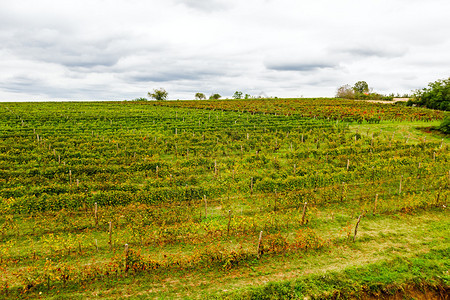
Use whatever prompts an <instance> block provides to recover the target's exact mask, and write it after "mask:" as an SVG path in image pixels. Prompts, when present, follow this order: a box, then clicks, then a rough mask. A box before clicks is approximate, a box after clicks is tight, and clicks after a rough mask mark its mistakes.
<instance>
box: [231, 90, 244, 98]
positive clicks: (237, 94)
mask: <svg viewBox="0 0 450 300" xmlns="http://www.w3.org/2000/svg"><path fill="white" fill-rule="evenodd" d="M233 98H234V99H242V92H239V91H236V92H234V95H233Z"/></svg>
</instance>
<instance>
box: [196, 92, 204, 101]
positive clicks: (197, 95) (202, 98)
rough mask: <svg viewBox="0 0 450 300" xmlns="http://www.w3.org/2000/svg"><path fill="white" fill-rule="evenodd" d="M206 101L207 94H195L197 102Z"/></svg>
mask: <svg viewBox="0 0 450 300" xmlns="http://www.w3.org/2000/svg"><path fill="white" fill-rule="evenodd" d="M204 99H206V96H205V94H203V93H195V100H204Z"/></svg>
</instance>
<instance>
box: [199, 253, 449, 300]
mask: <svg viewBox="0 0 450 300" xmlns="http://www.w3.org/2000/svg"><path fill="white" fill-rule="evenodd" d="M449 269H450V249H449V248H446V249H440V250H432V251H430V252H429V253H426V254H421V255H417V256H414V257H412V258H405V257H399V256H398V257H396V258H394V259H392V260H388V261H382V262H378V263H374V264H370V265H367V266H364V267H351V268H348V269H345V270H344V271H341V272H327V273H324V274H319V275H317V274H316V275H312V276H308V277H303V278H299V279H296V280H290V281H283V282H271V283H269V284H267V285H264V286H260V287H253V288H251V289H249V290H245V291H239V292H234V293H227V294H222V295H217V296H215V297H214V298H215V299H337V298H340V299H348V298H368V297H371V296H372V297H386V296H390V295H395V294H397V293H405V292H406V291H407V290H417V291H419V292H425V290H428V291H430V290H431V291H432V292H433V294H435V295H442V297H443V298H442V299H445V298H444V297H445V295H448V294H449V292H450V275H449ZM208 298H211V296H208Z"/></svg>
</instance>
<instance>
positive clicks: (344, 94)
mask: <svg viewBox="0 0 450 300" xmlns="http://www.w3.org/2000/svg"><path fill="white" fill-rule="evenodd" d="M336 97H337V98H344V99H354V98H355V91H354V90H353V88H351V87H350V85H348V84H346V85H343V86H340V87H339V88H338V89H337V91H336Z"/></svg>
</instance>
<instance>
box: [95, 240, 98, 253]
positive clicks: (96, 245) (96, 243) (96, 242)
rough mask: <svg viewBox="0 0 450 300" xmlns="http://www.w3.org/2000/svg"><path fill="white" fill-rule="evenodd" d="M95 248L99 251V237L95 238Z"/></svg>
mask: <svg viewBox="0 0 450 300" xmlns="http://www.w3.org/2000/svg"><path fill="white" fill-rule="evenodd" d="M95 249H96V250H97V252H98V241H97V239H95Z"/></svg>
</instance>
